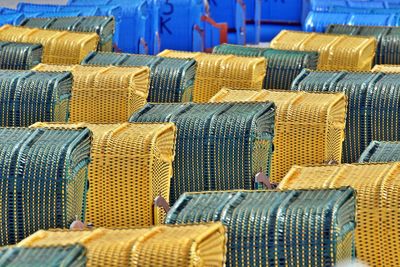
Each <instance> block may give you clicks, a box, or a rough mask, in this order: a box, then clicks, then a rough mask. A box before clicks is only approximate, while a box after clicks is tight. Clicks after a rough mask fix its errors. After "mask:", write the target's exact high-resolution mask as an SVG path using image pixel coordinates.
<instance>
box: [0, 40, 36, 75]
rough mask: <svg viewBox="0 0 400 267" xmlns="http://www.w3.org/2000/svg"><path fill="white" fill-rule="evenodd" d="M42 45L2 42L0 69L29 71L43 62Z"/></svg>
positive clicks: (0, 46) (0, 44)
mask: <svg viewBox="0 0 400 267" xmlns="http://www.w3.org/2000/svg"><path fill="white" fill-rule="evenodd" d="M42 52H43V49H42V46H41V45H40V44H28V43H15V42H0V69H8V70H29V69H31V68H33V67H34V66H36V65H37V64H39V63H40V61H41V60H42Z"/></svg>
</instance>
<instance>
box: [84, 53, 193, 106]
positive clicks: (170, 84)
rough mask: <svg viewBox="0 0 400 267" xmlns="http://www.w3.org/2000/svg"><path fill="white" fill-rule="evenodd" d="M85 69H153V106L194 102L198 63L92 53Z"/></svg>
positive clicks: (150, 88)
mask: <svg viewBox="0 0 400 267" xmlns="http://www.w3.org/2000/svg"><path fill="white" fill-rule="evenodd" d="M81 64H82V65H105V66H108V65H115V66H130V67H135V66H136V67H139V66H147V67H149V68H150V87H149V96H148V101H149V102H156V103H172V102H189V101H191V100H192V94H193V85H194V80H195V74H196V66H197V64H196V61H195V60H194V59H184V58H165V57H158V56H146V55H135V54H124V53H118V54H117V53H104V52H92V53H90V54H89V55H88V56H87V57H86V58H85V59H84V60H83V61H82V62H81Z"/></svg>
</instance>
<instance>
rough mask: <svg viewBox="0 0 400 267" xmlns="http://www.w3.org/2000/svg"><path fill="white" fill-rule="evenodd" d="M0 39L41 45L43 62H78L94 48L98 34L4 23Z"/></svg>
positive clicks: (97, 40)
mask: <svg viewBox="0 0 400 267" xmlns="http://www.w3.org/2000/svg"><path fill="white" fill-rule="evenodd" d="M0 41H7V42H25V43H38V44H41V45H43V56H42V62H43V63H49V64H79V62H81V61H82V59H83V58H84V57H85V56H86V55H87V54H88V53H89V52H91V51H94V50H96V47H97V44H98V42H99V36H98V35H97V34H95V33H90V34H89V33H75V32H67V31H52V30H41V29H32V28H25V27H16V26H11V25H4V26H3V27H1V28H0Z"/></svg>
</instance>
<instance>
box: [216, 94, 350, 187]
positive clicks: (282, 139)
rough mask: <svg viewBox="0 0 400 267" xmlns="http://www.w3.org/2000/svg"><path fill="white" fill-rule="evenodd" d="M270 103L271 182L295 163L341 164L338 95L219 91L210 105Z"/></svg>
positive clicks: (342, 103)
mask: <svg viewBox="0 0 400 267" xmlns="http://www.w3.org/2000/svg"><path fill="white" fill-rule="evenodd" d="M234 101H243V102H248V101H249V102H267V101H271V102H274V103H275V105H276V115H275V131H274V132H275V133H274V153H273V156H272V165H271V180H272V181H274V182H280V181H281V179H282V178H283V177H284V175H285V174H286V173H287V172H288V171H289V169H290V168H291V167H292V166H293V165H295V164H301V165H303V164H315V163H324V162H328V161H330V160H335V161H336V162H341V158H342V143H343V140H344V127H345V116H346V97H345V95H344V94H342V93H336V94H327V93H306V92H290V91H289V92H288V91H267V90H263V91H250V90H231V89H222V90H221V91H220V92H219V93H218V94H217V95H215V96H214V97H213V98H212V99H211V100H210V102H234Z"/></svg>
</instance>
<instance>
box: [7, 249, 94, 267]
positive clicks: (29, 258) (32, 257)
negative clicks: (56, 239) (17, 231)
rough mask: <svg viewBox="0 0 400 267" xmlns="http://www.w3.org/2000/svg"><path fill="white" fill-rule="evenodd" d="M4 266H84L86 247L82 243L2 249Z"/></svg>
mask: <svg viewBox="0 0 400 267" xmlns="http://www.w3.org/2000/svg"><path fill="white" fill-rule="evenodd" d="M0 266H2V267H43V266H46V267H84V266H86V249H85V248H84V247H83V246H81V245H71V246H53V247H36V248H18V247H13V248H5V249H0Z"/></svg>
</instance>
